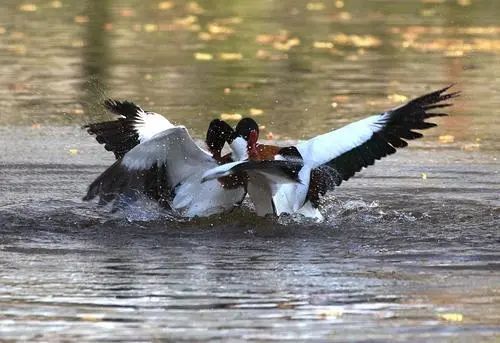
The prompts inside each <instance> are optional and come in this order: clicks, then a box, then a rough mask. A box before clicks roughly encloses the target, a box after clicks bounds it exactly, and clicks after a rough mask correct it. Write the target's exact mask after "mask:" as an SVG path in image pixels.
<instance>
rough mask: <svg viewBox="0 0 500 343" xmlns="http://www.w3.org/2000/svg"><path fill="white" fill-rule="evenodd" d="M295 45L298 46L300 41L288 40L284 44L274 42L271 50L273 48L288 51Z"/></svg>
mask: <svg viewBox="0 0 500 343" xmlns="http://www.w3.org/2000/svg"><path fill="white" fill-rule="evenodd" d="M297 45H300V39H298V38H290V39H288V40H287V41H285V42H274V44H273V48H275V49H276V50H281V51H288V50H290V49H291V48H293V47H294V46H297Z"/></svg>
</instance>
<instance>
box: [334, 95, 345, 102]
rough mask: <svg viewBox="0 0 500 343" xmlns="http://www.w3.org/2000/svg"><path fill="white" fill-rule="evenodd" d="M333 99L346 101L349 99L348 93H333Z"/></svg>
mask: <svg viewBox="0 0 500 343" xmlns="http://www.w3.org/2000/svg"><path fill="white" fill-rule="evenodd" d="M333 100H335V101H338V102H347V101H349V95H335V96H334V97H333Z"/></svg>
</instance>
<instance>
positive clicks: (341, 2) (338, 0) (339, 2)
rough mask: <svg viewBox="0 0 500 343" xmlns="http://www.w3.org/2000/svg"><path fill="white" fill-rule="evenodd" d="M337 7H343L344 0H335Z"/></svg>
mask: <svg viewBox="0 0 500 343" xmlns="http://www.w3.org/2000/svg"><path fill="white" fill-rule="evenodd" d="M335 7H337V8H343V7H344V2H343V1H342V0H337V1H335Z"/></svg>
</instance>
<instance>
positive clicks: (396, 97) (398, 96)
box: [387, 93, 408, 102]
mask: <svg viewBox="0 0 500 343" xmlns="http://www.w3.org/2000/svg"><path fill="white" fill-rule="evenodd" d="M387 99H389V100H391V101H393V102H404V101H406V100H408V97H407V96H406V95H403V94H397V93H394V94H390V95H388V96H387Z"/></svg>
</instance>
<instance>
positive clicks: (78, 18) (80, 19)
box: [74, 15, 89, 24]
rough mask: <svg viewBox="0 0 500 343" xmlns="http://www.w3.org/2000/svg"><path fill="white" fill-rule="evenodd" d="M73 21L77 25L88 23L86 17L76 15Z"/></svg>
mask: <svg viewBox="0 0 500 343" xmlns="http://www.w3.org/2000/svg"><path fill="white" fill-rule="evenodd" d="M74 21H75V23H77V24H85V23H88V22H89V17H87V16H86V15H77V16H76V17H75V18H74Z"/></svg>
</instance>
